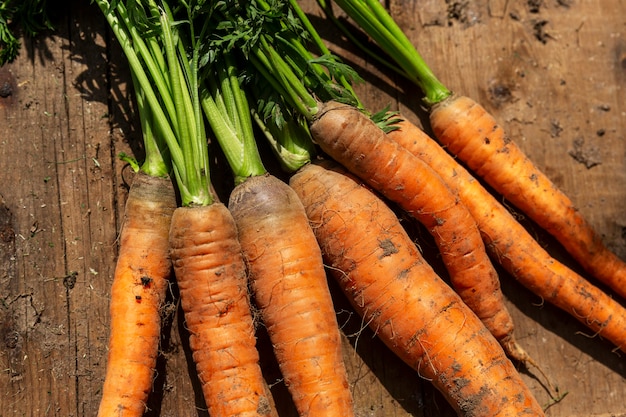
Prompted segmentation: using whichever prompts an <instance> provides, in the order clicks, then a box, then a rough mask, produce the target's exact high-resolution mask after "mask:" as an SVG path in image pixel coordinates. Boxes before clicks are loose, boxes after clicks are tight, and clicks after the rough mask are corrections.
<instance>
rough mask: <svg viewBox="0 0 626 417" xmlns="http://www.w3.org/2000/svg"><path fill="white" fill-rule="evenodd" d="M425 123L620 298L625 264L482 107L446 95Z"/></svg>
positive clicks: (624, 286)
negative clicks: (428, 121) (428, 123)
mask: <svg viewBox="0 0 626 417" xmlns="http://www.w3.org/2000/svg"><path fill="white" fill-rule="evenodd" d="M430 123H431V126H432V129H433V132H434V134H435V136H436V137H437V139H438V140H439V142H440V143H441V144H442V145H443V146H444V147H446V148H447V149H448V150H449V151H450V152H451V153H452V154H453V155H455V156H457V157H458V158H459V159H460V160H461V161H463V162H464V163H465V164H466V165H467V167H468V168H469V169H471V170H472V171H473V172H474V173H475V174H476V175H478V176H479V177H481V178H483V179H484V180H485V181H486V182H487V183H488V184H489V185H491V186H492V187H493V188H494V190H496V191H497V192H498V193H500V194H502V196H503V197H504V198H506V199H507V200H508V201H510V202H511V203H513V204H514V205H515V206H517V207H518V208H519V209H520V210H522V211H523V212H524V213H525V214H526V215H528V217H530V218H531V219H532V220H534V221H535V222H536V223H537V224H538V225H539V226H541V227H542V228H544V229H545V230H546V231H548V232H549V233H550V234H552V235H553V236H554V237H555V238H556V239H557V240H558V241H559V242H560V243H561V244H562V245H563V247H564V248H565V249H566V250H567V251H568V252H569V253H570V254H571V255H572V256H573V257H574V259H576V260H577V261H578V262H579V263H580V264H581V266H582V267H583V268H584V269H585V270H586V271H587V272H588V273H589V274H591V275H592V276H594V277H596V278H597V279H598V280H600V281H601V282H603V283H605V284H607V285H608V286H610V287H611V288H612V289H613V290H614V291H615V292H616V293H617V294H619V295H620V296H622V297H625V298H626V262H624V261H622V260H621V259H620V258H618V257H617V256H616V255H615V254H614V253H613V252H611V251H610V250H609V249H608V248H607V247H606V246H605V245H604V243H603V242H602V238H601V236H599V235H598V234H597V233H596V232H595V231H594V229H593V228H592V227H591V225H590V224H589V223H588V222H587V221H586V220H585V219H584V218H583V216H582V214H581V213H580V211H578V210H577V209H576V207H574V204H573V203H572V201H571V200H570V198H569V197H567V196H566V195H565V194H564V193H563V192H562V191H561V190H559V189H558V188H557V186H556V185H554V183H552V181H550V179H549V178H548V177H547V176H546V175H545V174H544V173H543V172H541V171H540V170H539V168H537V166H536V165H535V164H533V162H532V161H531V160H530V159H528V157H527V156H526V155H525V154H524V153H523V152H522V150H521V149H520V148H519V147H518V146H517V145H516V144H515V142H513V141H512V140H511V139H510V138H509V137H507V135H506V133H505V132H504V130H503V129H502V127H501V126H500V125H499V124H498V123H497V122H496V120H495V119H494V118H493V116H491V115H490V114H489V113H488V112H487V111H486V110H485V109H484V108H483V107H482V106H480V105H479V104H478V103H476V102H475V101H474V100H472V99H470V98H468V97H465V96H460V95H452V96H450V97H448V98H447V99H445V100H444V101H442V102H441V103H438V104H437V105H435V106H433V108H432V110H431V112H430Z"/></svg>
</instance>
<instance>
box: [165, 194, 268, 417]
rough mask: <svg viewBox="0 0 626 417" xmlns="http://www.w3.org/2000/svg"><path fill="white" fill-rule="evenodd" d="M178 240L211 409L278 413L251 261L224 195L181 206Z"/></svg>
mask: <svg viewBox="0 0 626 417" xmlns="http://www.w3.org/2000/svg"><path fill="white" fill-rule="evenodd" d="M170 247H171V255H172V262H173V264H174V271H175V273H176V279H177V282H178V287H179V289H180V300H181V304H182V307H183V311H184V312H185V323H186V326H187V329H188V330H189V333H190V337H189V345H190V347H191V350H192V352H193V360H194V363H195V364H196V369H197V371H198V377H199V378H200V382H201V384H202V391H203V393H204V398H205V400H206V403H207V407H208V409H209V414H210V415H211V416H212V417H218V416H224V417H230V416H271V415H275V412H274V411H273V407H272V399H271V395H270V393H269V392H268V390H267V387H266V384H265V380H264V379H263V376H262V374H261V368H260V366H259V354H258V351H257V350H256V339H255V332H254V324H253V320H252V314H251V310H250V302H249V297H248V290H247V276H246V269H245V263H244V261H243V257H242V254H241V246H240V244H239V242H238V240H237V228H236V226H235V222H234V220H233V219H232V216H231V214H230V212H229V211H228V209H227V208H226V206H224V205H223V204H221V203H217V202H215V203H213V204H210V205H208V206H202V207H180V208H178V209H176V211H175V212H174V216H173V218H172V226H171V236H170Z"/></svg>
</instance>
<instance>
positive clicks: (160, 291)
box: [98, 172, 176, 417]
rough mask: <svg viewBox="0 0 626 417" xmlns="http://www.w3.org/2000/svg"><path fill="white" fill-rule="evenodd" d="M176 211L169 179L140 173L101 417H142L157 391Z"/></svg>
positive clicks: (115, 299) (122, 259)
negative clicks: (170, 240)
mask: <svg viewBox="0 0 626 417" xmlns="http://www.w3.org/2000/svg"><path fill="white" fill-rule="evenodd" d="M175 208H176V198H175V195H174V187H173V186H172V182H171V181H170V180H169V178H160V177H155V176H149V175H147V174H145V173H143V172H140V173H138V174H137V175H136V176H135V178H134V180H133V184H132V186H131V189H130V192H129V194H128V199H127V200H126V208H125V212H124V223H123V226H122V230H121V232H120V237H119V239H120V240H119V242H120V251H119V254H118V259H117V264H116V267H115V274H114V277H113V285H112V287H111V301H110V314H111V324H110V336H109V351H108V357H107V367H106V377H105V380H104V385H103V388H102V399H101V402H100V407H99V410H98V416H100V417H105V416H142V415H143V414H144V412H145V411H146V404H147V400H148V395H149V394H150V392H151V390H152V381H153V378H154V368H155V367H156V361H157V356H158V347H159V340H160V331H161V316H160V312H161V311H160V310H161V307H162V305H163V302H164V301H165V292H166V290H167V288H168V282H169V281H168V278H169V275H170V273H171V263H170V258H169V255H168V250H169V247H168V233H169V227H170V220H171V217H172V213H173V212H174V209H175Z"/></svg>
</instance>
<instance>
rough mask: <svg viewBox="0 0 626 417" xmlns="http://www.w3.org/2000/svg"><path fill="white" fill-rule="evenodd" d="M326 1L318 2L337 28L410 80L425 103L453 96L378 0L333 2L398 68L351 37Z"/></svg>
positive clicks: (429, 103) (437, 101)
mask: <svg viewBox="0 0 626 417" xmlns="http://www.w3.org/2000/svg"><path fill="white" fill-rule="evenodd" d="M330 1H331V0H329V1H328V2H327V1H326V0H317V2H318V4H319V5H320V6H321V7H322V9H323V10H324V11H325V12H326V14H327V15H328V16H329V17H330V18H331V19H332V20H333V21H334V22H335V23H336V24H337V26H338V27H339V28H340V29H341V30H342V31H343V32H344V34H346V36H348V37H349V38H350V39H351V40H353V41H354V42H355V43H356V44H357V45H358V46H359V47H361V49H363V50H364V51H366V52H367V53H368V54H369V55H370V56H372V57H373V58H375V59H377V60H378V61H379V62H381V63H382V64H383V65H386V66H388V67H390V68H391V69H393V70H394V71H396V72H398V73H399V74H401V75H403V76H404V77H406V78H408V79H409V80H411V81H412V82H413V83H415V84H416V85H418V86H419V87H420V89H421V90H422V91H423V92H424V94H425V97H424V101H425V102H426V104H428V105H431V106H432V105H434V104H436V103H439V102H441V101H443V100H444V99H445V98H446V97H448V96H450V95H451V94H452V93H451V92H450V90H448V89H447V88H446V87H445V86H444V85H443V84H442V83H441V82H440V81H439V80H438V79H437V77H435V74H434V73H433V72H432V71H431V69H430V68H429V67H428V65H426V62H425V61H424V59H423V58H422V56H421V55H420V54H419V52H418V51H417V49H416V48H415V46H414V45H413V44H412V43H411V41H410V40H409V39H408V38H407V36H406V35H405V34H404V32H403V31H402V30H401V29H400V27H399V26H398V24H397V23H396V22H395V21H394V20H393V18H392V17H391V16H390V15H389V13H388V12H387V10H385V8H384V7H383V5H382V4H381V3H380V2H379V1H378V0H334V2H335V3H336V4H337V5H338V6H339V7H341V9H343V11H344V12H345V13H346V14H347V15H348V16H349V17H351V18H352V19H353V20H354V21H355V22H356V23H357V25H359V26H360V27H361V29H363V31H364V32H365V33H367V35H368V36H369V37H370V38H371V39H373V40H374V42H375V43H376V44H377V45H378V46H379V47H380V48H381V49H382V50H383V52H384V53H386V54H387V55H389V56H390V57H391V58H392V60H393V61H395V62H396V63H397V65H398V66H394V65H391V64H389V62H388V60H386V59H383V58H382V57H380V56H378V55H377V54H375V53H373V51H372V50H371V48H367V47H365V46H364V45H363V44H362V43H361V42H359V41H358V39H357V38H356V36H354V34H352V33H350V31H349V30H347V29H346V28H345V26H344V25H342V24H341V23H340V22H339V20H337V19H336V18H335V16H334V14H333V11H332V6H331V4H330Z"/></svg>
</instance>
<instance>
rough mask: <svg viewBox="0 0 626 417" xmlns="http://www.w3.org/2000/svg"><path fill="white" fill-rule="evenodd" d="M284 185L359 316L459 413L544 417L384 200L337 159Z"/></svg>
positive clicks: (310, 167) (510, 366)
mask: <svg viewBox="0 0 626 417" xmlns="http://www.w3.org/2000/svg"><path fill="white" fill-rule="evenodd" d="M290 184H291V186H292V187H293V189H294V190H295V191H296V193H297V194H298V196H299V197H300V199H301V200H302V202H303V204H304V206H305V208H306V213H307V215H308V217H309V219H310V222H311V225H312V228H313V230H314V232H315V235H316V237H317V239H318V242H319V244H320V246H321V248H322V252H323V254H324V257H325V260H326V262H327V263H328V265H329V266H330V268H329V269H330V271H331V273H332V275H333V276H334V277H335V278H336V279H337V281H338V283H339V285H340V287H341V288H342V290H343V291H344V292H345V294H346V296H347V297H348V299H349V300H350V302H351V303H352V305H353V307H354V308H355V310H356V311H357V312H358V313H359V314H360V315H361V316H362V317H363V321H364V322H367V323H368V324H369V326H370V328H371V329H372V330H373V331H374V332H375V333H376V334H377V336H378V337H379V338H380V339H381V340H382V341H383V342H384V343H385V344H386V345H387V346H388V347H389V348H390V349H391V350H392V351H393V352H394V353H395V354H396V355H398V356H399V357H400V358H401V359H402V360H403V361H405V362H406V363H407V364H408V365H409V366H411V367H412V368H414V369H415V370H416V371H417V372H418V373H419V375H420V376H421V377H423V378H426V379H428V380H429V381H431V382H432V383H433V384H434V386H435V387H436V388H437V389H438V390H440V391H441V392H442V393H443V395H444V396H445V397H446V399H447V400H448V402H449V403H450V404H451V405H452V406H453V407H454V409H455V410H456V412H457V413H458V414H459V415H463V416H484V417H488V416H530V415H532V416H543V411H542V409H541V407H540V406H539V405H538V404H537V402H536V400H535V399H534V397H533V395H532V394H531V392H530V391H529V390H528V388H527V387H526V385H525V384H524V382H523V381H522V379H521V378H520V376H519V374H518V373H517V371H516V370H515V368H514V367H513V364H512V363H511V362H510V361H509V360H508V359H507V357H506V355H505V353H504V351H503V350H502V348H501V347H500V345H499V344H498V342H497V341H496V340H495V338H494V337H493V336H492V335H491V334H490V333H489V331H488V330H487V329H486V328H485V327H484V325H483V324H482V322H481V321H480V319H478V317H477V316H476V315H475V314H474V313H473V312H472V311H471V310H470V309H469V308H468V307H467V306H466V305H465V304H464V303H463V301H462V300H461V299H460V297H459V296H458V295H457V294H456V293H455V292H454V291H453V290H452V289H451V288H450V287H448V286H447V285H446V284H445V282H444V281H443V280H441V278H439V277H438V276H437V275H436V273H435V272H434V271H433V269H432V268H431V267H430V265H428V263H426V262H425V261H424V260H423V259H422V258H421V255H420V253H419V251H418V250H417V248H416V246H415V244H414V243H413V242H412V241H411V239H410V238H409V236H408V235H407V233H406V231H405V230H404V229H403V227H402V226H401V225H400V223H399V221H398V219H397V217H396V216H395V213H393V211H391V210H390V209H389V208H388V207H387V206H386V205H385V203H384V202H383V201H382V200H380V199H379V198H378V197H376V196H375V195H374V194H373V193H372V192H371V191H369V189H367V188H365V187H363V186H361V185H360V184H359V183H358V182H357V181H356V180H355V179H353V178H352V177H349V176H348V175H346V174H345V171H343V170H342V169H340V168H338V167H337V166H336V165H329V164H326V165H324V166H319V165H308V166H306V167H304V168H302V169H301V170H300V171H299V172H298V173H296V174H295V175H294V176H293V177H292V178H291V181H290Z"/></svg>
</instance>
